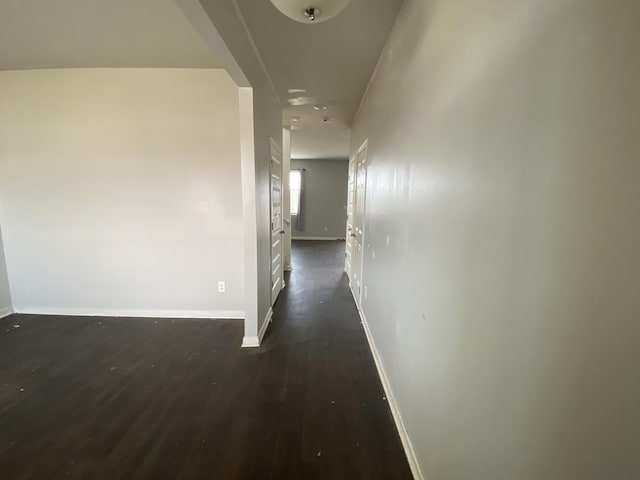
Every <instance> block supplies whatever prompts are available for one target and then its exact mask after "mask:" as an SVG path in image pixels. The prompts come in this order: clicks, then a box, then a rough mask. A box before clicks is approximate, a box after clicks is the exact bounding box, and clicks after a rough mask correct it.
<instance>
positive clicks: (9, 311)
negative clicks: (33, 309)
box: [0, 307, 15, 318]
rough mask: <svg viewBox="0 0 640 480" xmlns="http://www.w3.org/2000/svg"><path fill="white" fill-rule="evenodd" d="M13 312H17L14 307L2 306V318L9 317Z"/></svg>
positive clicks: (0, 314)
mask: <svg viewBox="0 0 640 480" xmlns="http://www.w3.org/2000/svg"><path fill="white" fill-rule="evenodd" d="M13 313H15V312H14V311H13V308H11V307H7V308H0V318H4V317H8V316H9V315H12V314H13Z"/></svg>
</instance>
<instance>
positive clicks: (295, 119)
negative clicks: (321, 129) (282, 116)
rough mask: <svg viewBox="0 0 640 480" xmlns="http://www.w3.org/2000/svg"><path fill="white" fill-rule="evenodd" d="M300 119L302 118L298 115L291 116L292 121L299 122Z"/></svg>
mask: <svg viewBox="0 0 640 480" xmlns="http://www.w3.org/2000/svg"><path fill="white" fill-rule="evenodd" d="M300 120H302V119H301V118H300V117H291V121H292V122H299V121H300Z"/></svg>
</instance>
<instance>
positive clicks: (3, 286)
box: [0, 210, 12, 318]
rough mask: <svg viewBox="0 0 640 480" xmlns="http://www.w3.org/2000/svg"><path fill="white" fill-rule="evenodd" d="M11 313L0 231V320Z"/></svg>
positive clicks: (0, 233) (0, 232)
mask: <svg viewBox="0 0 640 480" xmlns="http://www.w3.org/2000/svg"><path fill="white" fill-rule="evenodd" d="M0 211H1V210H0ZM11 311H12V308H11V292H10V290H9V277H8V276H7V264H6V262H5V259H4V246H3V242H2V231H1V230H0V318H2V317H3V316H5V315H7V314H9V313H11Z"/></svg>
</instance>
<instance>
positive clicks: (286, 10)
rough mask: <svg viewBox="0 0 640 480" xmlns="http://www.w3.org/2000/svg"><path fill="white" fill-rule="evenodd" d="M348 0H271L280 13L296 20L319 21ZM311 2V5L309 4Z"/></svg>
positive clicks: (335, 11)
mask: <svg viewBox="0 0 640 480" xmlns="http://www.w3.org/2000/svg"><path fill="white" fill-rule="evenodd" d="M349 1H350V0H271V3H273V5H274V6H275V7H276V8H277V9H278V10H280V13H282V14H283V15H286V16H287V17H289V18H292V19H293V20H295V21H297V22H302V23H320V22H324V21H325V20H329V19H330V18H333V17H335V16H336V15H337V14H339V13H340V12H341V11H342V9H343V8H344V7H346V6H347V4H348V3H349ZM311 2H313V3H312V4H311V5H309V4H310V3H311Z"/></svg>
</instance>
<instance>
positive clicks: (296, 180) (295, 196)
mask: <svg viewBox="0 0 640 480" xmlns="http://www.w3.org/2000/svg"><path fill="white" fill-rule="evenodd" d="M301 187H302V175H301V172H300V170H291V171H290V172H289V189H290V190H291V215H297V214H298V206H300V188H301Z"/></svg>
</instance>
